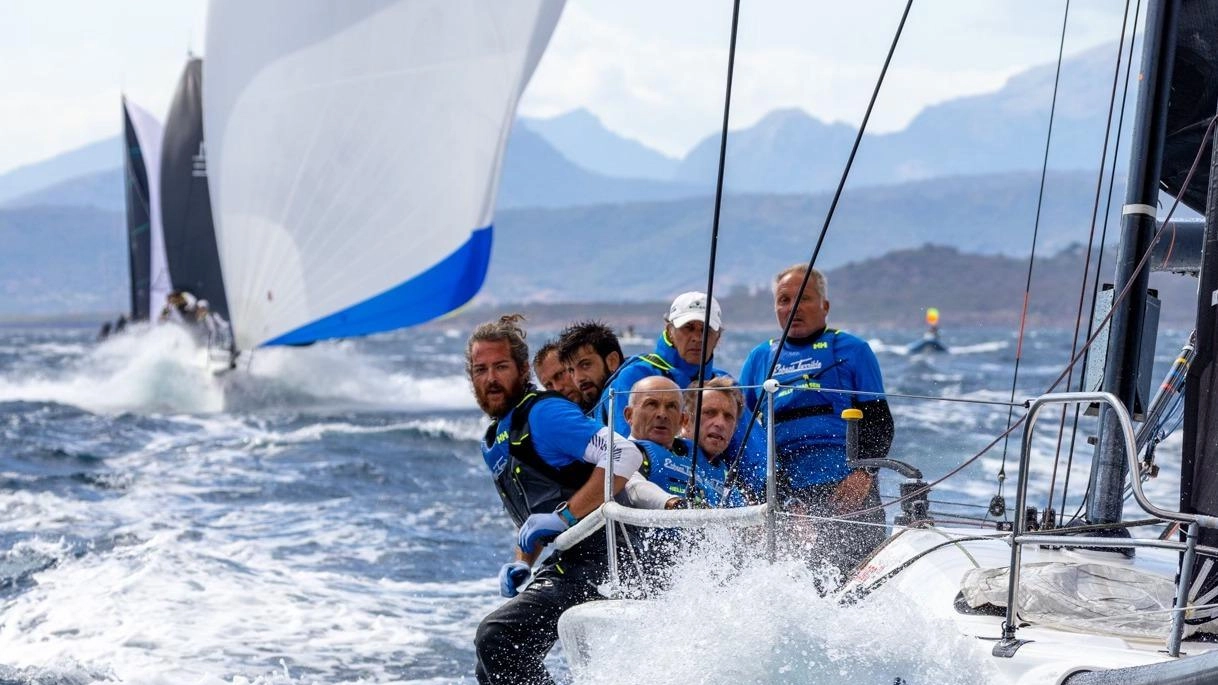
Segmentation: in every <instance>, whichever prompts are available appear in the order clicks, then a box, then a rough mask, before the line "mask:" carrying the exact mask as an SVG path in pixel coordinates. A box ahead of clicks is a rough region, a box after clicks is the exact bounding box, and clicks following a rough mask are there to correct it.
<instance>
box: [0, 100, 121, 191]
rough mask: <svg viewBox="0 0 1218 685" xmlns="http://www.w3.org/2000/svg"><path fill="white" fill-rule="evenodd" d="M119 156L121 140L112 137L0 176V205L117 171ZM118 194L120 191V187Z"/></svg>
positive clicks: (119, 165)
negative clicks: (106, 171)
mask: <svg viewBox="0 0 1218 685" xmlns="http://www.w3.org/2000/svg"><path fill="white" fill-rule="evenodd" d="M116 107H117V105H116ZM122 155H123V144H122V141H121V140H120V138H119V137H118V136H114V137H113V138H106V139H105V140H99V141H97V142H95V143H89V144H88V145H85V146H84V147H80V148H76V149H75V150H70V151H68V152H65V153H63V154H60V155H56V156H54V157H51V158H50V159H45V160H42V161H40V162H35V163H33V164H27V165H25V166H21V167H17V168H16V169H13V170H11V171H8V172H5V173H4V174H0V206H3V205H4V204H5V203H6V202H7V201H8V200H11V199H13V198H15V197H19V196H21V195H25V194H27V193H31V192H34V191H36V190H40V189H42V188H46V187H47V186H50V185H54V184H56V183H59V182H61V181H66V180H68V179H71V178H74V177H79V176H84V175H88V174H91V173H94V172H98V171H105V170H109V169H114V168H116V167H119V168H121V166H122V161H123V157H122ZM119 191H120V192H121V191H122V188H121V187H120V188H119Z"/></svg>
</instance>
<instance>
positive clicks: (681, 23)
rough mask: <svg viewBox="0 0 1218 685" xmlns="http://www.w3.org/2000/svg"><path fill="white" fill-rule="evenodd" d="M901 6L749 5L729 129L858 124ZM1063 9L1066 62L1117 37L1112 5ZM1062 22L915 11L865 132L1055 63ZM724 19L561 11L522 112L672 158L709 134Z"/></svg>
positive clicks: (673, 7)
mask: <svg viewBox="0 0 1218 685" xmlns="http://www.w3.org/2000/svg"><path fill="white" fill-rule="evenodd" d="M903 6H904V3H902V2H897V1H896V0H864V1H861V2H851V3H808V2H790V1H782V0H772V1H771V2H762V3H756V4H748V3H746V4H745V9H744V10H742V12H743V14H742V16H741V18H740V28H739V37H738V41H737V62H736V72H735V76H734V84H733V91H734V92H733V94H732V119H731V126H732V127H733V128H739V127H744V126H748V125H751V124H753V123H755V122H756V121H757V120H758V119H759V118H761V117H762V116H764V115H765V114H766V113H767V112H769V111H772V110H774V109H777V108H782V107H798V108H801V109H803V110H805V111H807V112H809V113H810V114H812V115H813V116H816V117H817V118H820V119H822V120H825V121H829V122H844V123H848V124H851V125H857V124H858V123H859V122H860V121H861V119H862V116H863V112H864V111H865V109H866V104H867V100H868V98H869V97H870V95H871V91H872V89H873V87H874V84H875V81H876V79H877V77H878V75H879V73H880V68H881V65H882V64H883V60H884V56H885V55H886V53H887V50H888V46H889V43H890V41H891V40H892V36H893V33H894V32H895V30H896V27H897V24H898V20H899V18H900V14H901V10H902V8H903ZM1073 6H1074V7H1075V8H1076V9H1073V10H1072V15H1071V17H1072V21H1071V23H1070V25H1069V27H1068V31H1067V54H1073V53H1075V52H1079V51H1082V50H1084V49H1087V48H1090V47H1093V46H1094V45H1096V44H1098V43H1101V42H1107V41H1115V40H1116V37H1117V35H1118V34H1119V29H1120V14H1119V10H1120V9H1121V7H1120V5H1119V4H1118V3H1104V2H1102V0H1090V2H1088V1H1087V0H1083V1H1081V2H1076V3H1074V4H1073ZM657 8H658V9H657ZM1061 12H1062V6H1061V5H1059V4H1058V3H1033V4H1032V6H1029V3H1023V2H1007V3H1003V2H987V3H975V2H963V1H960V0H951V1H948V0H940V1H937V2H933V3H922V4H920V5H915V9H914V12H913V13H912V14H911V15H910V17H909V20H908V22H907V24H906V28H905V32H904V34H903V35H902V38H901V43H900V45H899V46H898V50H897V54H896V56H895V57H894V60H893V64H892V67H891V68H890V71H889V74H888V76H887V79H886V81H885V84H884V87H883V90H882V92H881V96H880V100H879V102H878V103H877V107H876V110H875V113H874V115H873V118H872V120H871V122H870V125H869V126H870V130H872V131H875V132H887V131H896V130H900V129H901V128H904V127H905V126H906V125H908V123H909V122H910V121H911V120H912V119H913V118H914V117H915V116H916V115H917V114H918V112H920V111H921V110H922V109H924V108H925V107H927V106H929V105H933V104H937V103H940V102H943V101H946V100H949V99H952V98H956V97H960V96H963V95H973V94H980V93H986V92H992V91H994V90H997V89H999V88H1000V87H1001V86H1002V85H1003V83H1005V82H1006V80H1007V79H1008V78H1010V76H1012V75H1013V74H1015V73H1017V72H1019V71H1021V70H1024V69H1027V68H1028V67H1030V66H1033V65H1036V64H1043V63H1048V62H1052V61H1053V60H1055V59H1056V56H1057V45H1058V40H1059V38H1060V24H1061V18H1062V15H1061ZM730 19H731V4H730V3H729V2H725V1H724V0H718V1H717V2H712V1H711V0H697V1H696V2H695V1H693V0H668V1H667V2H664V3H658V4H657V3H655V2H644V1H643V0H620V1H619V2H614V3H597V2H571V3H569V4H568V6H567V9H566V10H565V12H564V15H563V18H562V20H561V21H560V22H559V26H558V29H557V30H556V31H555V35H554V37H553V40H552V41H551V44H550V47H549V50H548V51H547V54H546V56H545V57H544V58H543V60H542V62H541V64H540V66H539V68H538V70H537V73H536V74H535V75H534V77H533V80H532V82H531V83H530V86H529V89H528V91H527V93H526V95H525V98H524V99H523V101H522V103H521V111H522V113H524V114H526V115H528V116H539V117H545V116H554V115H556V114H560V113H562V112H565V111H569V110H571V109H574V108H576V107H586V108H588V109H590V110H591V111H593V112H594V113H596V114H597V115H599V116H600V117H601V120H602V121H603V122H604V123H605V125H606V126H608V127H609V128H611V129H613V130H615V131H617V132H619V133H621V134H623V135H626V136H628V137H631V138H635V139H637V140H641V141H643V142H645V143H647V144H648V145H651V146H652V147H654V148H656V149H658V150H661V151H663V152H665V153H667V154H670V155H674V156H680V155H683V154H685V153H686V152H687V151H688V150H689V149H690V148H691V147H692V146H693V145H695V144H696V143H697V142H698V141H700V140H701V139H702V138H704V137H705V136H707V135H712V134H715V133H717V132H718V131H719V129H720V126H721V121H722V116H723V96H724V84H725V78H726V70H727V46H728V38H729V32H730ZM665 29H667V31H666V30H665Z"/></svg>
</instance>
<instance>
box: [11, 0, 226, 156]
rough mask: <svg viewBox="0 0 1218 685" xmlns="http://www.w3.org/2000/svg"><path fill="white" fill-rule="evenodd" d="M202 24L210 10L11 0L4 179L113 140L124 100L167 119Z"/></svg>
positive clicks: (176, 3) (84, 0) (157, 1)
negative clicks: (125, 96)
mask: <svg viewBox="0 0 1218 685" xmlns="http://www.w3.org/2000/svg"><path fill="white" fill-rule="evenodd" d="M204 17H205V0H170V1H162V0H105V1H104V2H92V1H89V0H5V1H4V2H3V3H2V4H0V65H3V66H2V67H0V92H3V93H4V97H3V98H0V128H2V130H3V131H4V135H3V136H0V172H3V171H6V170H8V169H11V168H14V167H17V166H21V165H23V164H28V163H30V162H35V161H38V160H41V159H45V158H47V157H50V156H53V155H56V154H59V153H61V152H64V151H66V150H70V149H73V148H75V147H79V146H81V145H85V144H87V143H91V142H94V141H96V140H99V139H101V138H105V137H107V136H114V135H117V134H118V133H119V132H120V131H121V128H122V118H121V117H122V115H121V109H120V103H119V95H120V93H123V92H126V93H127V94H128V95H129V96H130V97H131V98H132V99H133V100H135V101H136V102H139V103H140V104H142V105H144V106H145V107H147V108H148V109H149V110H150V111H152V112H154V113H156V114H158V115H159V116H164V113H165V112H166V110H167V109H168V107H169V101H170V98H171V97H172V95H173V89H174V87H175V86H176V84H177V79H178V76H179V75H180V73H181V70H182V67H183V65H184V64H185V60H186V55H187V51H188V50H191V49H193V50H195V51H196V52H201V51H202V45H203V40H202V37H203V28H204ZM115 163H116V164H117V163H118V161H117V160H116V162H115Z"/></svg>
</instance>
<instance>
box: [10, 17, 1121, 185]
mask: <svg viewBox="0 0 1218 685" xmlns="http://www.w3.org/2000/svg"><path fill="white" fill-rule="evenodd" d="M250 1H251V2H255V1H257V0H250ZM499 1H504V0H499ZM741 5H742V8H741V15H740V25H739V36H738V42H737V58H736V59H737V61H736V70H735V76H734V83H733V93H732V117H731V127H732V128H741V127H745V126H749V125H751V124H753V123H755V122H756V121H757V120H758V119H760V118H761V117H762V116H763V115H764V114H765V113H767V112H769V111H772V110H774V109H778V108H784V107H798V108H801V109H804V110H806V111H807V112H809V113H810V114H812V115H813V116H816V117H817V118H820V119H822V120H824V121H829V122H844V123H849V124H855V125H857V124H858V122H859V121H860V120H861V118H862V114H863V111H864V109H865V107H866V103H867V99H868V97H869V96H870V93H871V90H872V87H873V85H874V82H875V79H876V77H877V76H878V74H879V70H880V66H881V65H882V63H883V59H884V56H885V54H886V52H887V49H888V45H889V43H890V42H891V40H892V35H893V33H894V32H895V30H896V28H897V24H898V22H899V20H900V16H901V11H902V9H903V7H904V2H901V1H899V0H847V1H844V2H842V1H837V0H833V1H829V0H742V2H741ZM1065 6H1066V3H1065V0H919V1H918V2H915V3H914V7H913V10H912V12H911V14H910V17H909V19H908V21H907V24H906V27H905V31H904V33H903V35H902V38H901V43H900V45H899V47H898V49H897V53H896V56H895V57H894V63H893V66H892V68H891V69H890V71H889V75H888V77H887V80H886V81H885V85H884V89H883V91H882V94H881V97H880V100H879V101H878V103H877V108H876V112H875V114H874V115H873V118H872V120H871V122H870V124H869V130H871V131H874V132H885V131H896V130H900V129H901V128H903V127H905V126H906V125H907V124H908V123H909V122H910V120H912V118H913V117H914V116H916V115H917V113H918V112H919V111H921V110H922V109H923V108H925V107H926V106H928V105H933V104H936V103H940V102H943V101H946V100H950V99H952V98H956V97H960V96H964V95H972V94H979V93H985V92H991V91H994V90H997V89H998V88H1000V87H1001V86H1002V84H1003V83H1004V82H1005V80H1006V79H1007V78H1009V77H1010V76H1011V75H1013V74H1015V73H1018V72H1020V71H1022V70H1024V69H1027V68H1028V67H1030V66H1034V65H1039V64H1048V63H1052V62H1053V61H1055V60H1056V57H1057V48H1058V40H1059V38H1060V31H1061V26H1062V17H1063V12H1064V8H1065ZM1123 9H1124V3H1121V2H1119V1H1118V0H1073V1H1072V2H1071V3H1070V17H1069V22H1068V24H1067V31H1066V48H1065V49H1066V54H1067V55H1070V54H1075V53H1078V52H1082V51H1083V50H1086V49H1088V48H1091V47H1094V46H1096V45H1100V44H1104V43H1110V42H1114V41H1115V40H1116V38H1117V36H1118V35H1119V33H1120V25H1121V17H1122V12H1123ZM731 14H732V3H731V2H730V1H729V0H568V2H567V5H566V9H565V10H564V12H563V17H562V19H561V20H560V22H559V25H558V28H557V29H556V31H555V33H554V36H553V38H552V40H551V43H550V46H549V49H548V50H547V53H546V55H545V57H544V58H543V60H542V62H541V64H540V66H539V67H538V70H537V73H536V74H535V75H534V77H533V80H532V82H531V83H530V85H529V88H528V90H527V91H526V93H525V96H524V98H523V99H522V101H521V103H520V113H521V114H523V115H526V116H531V117H549V116H556V115H558V114H562V113H564V112H567V111H570V110H572V109H575V108H577V107H584V108H586V109H588V110H590V111H591V112H593V113H594V114H596V115H597V116H599V117H600V119H601V121H602V122H603V123H604V124H605V125H606V126H608V127H609V128H610V129H612V130H614V131H616V132H617V133H619V134H622V135H624V136H627V137H629V138H632V139H635V140H638V141H640V142H642V143H644V144H646V145H649V146H651V147H653V148H655V149H657V150H660V151H661V152H664V153H665V154H668V155H670V156H673V157H679V156H681V155H683V154H685V153H686V152H687V151H688V150H689V149H690V148H691V147H693V146H694V145H695V144H696V143H697V142H698V141H699V140H701V139H702V138H704V137H705V136H707V135H710V134H713V133H716V132H718V130H719V128H720V126H721V123H722V117H723V97H724V83H725V78H726V68H727V52H728V50H727V48H728V43H729V35H730V27H731ZM205 24H206V1H205V0H0V93H3V94H4V95H3V97H0V131H2V132H3V133H0V173H3V172H5V171H8V170H11V169H13V168H16V167H19V166H22V165H25V164H29V163H32V162H37V161H40V160H43V159H46V158H49V157H52V156H54V155H56V154H59V153H61V152H65V151H68V150H71V149H74V148H77V147H80V146H82V145H86V144H88V143H91V142H94V141H97V140H100V139H103V138H106V137H109V136H114V135H117V134H118V133H119V130H120V122H121V119H120V114H119V98H120V95H121V94H122V93H126V94H127V96H128V97H129V98H131V99H132V100H133V101H135V102H137V103H139V104H140V105H142V106H144V107H145V108H147V109H148V110H149V111H151V112H152V113H154V114H156V115H158V116H160V117H163V116H164V114H165V112H166V111H167V109H168V106H169V100H170V97H171V95H172V92H173V88H174V86H175V84H176V82H177V79H178V76H179V74H180V73H181V70H182V67H183V65H184V63H185V59H186V55H187V54H188V52H193V53H195V54H202V53H203V52H204V48H203V46H204V28H205Z"/></svg>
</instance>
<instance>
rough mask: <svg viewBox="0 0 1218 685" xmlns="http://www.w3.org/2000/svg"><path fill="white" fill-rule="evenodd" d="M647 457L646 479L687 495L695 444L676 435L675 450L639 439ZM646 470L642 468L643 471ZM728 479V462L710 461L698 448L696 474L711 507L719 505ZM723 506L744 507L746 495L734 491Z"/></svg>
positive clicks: (698, 484) (666, 488) (704, 498)
mask: <svg viewBox="0 0 1218 685" xmlns="http://www.w3.org/2000/svg"><path fill="white" fill-rule="evenodd" d="M635 443H636V444H638V446H639V448H640V449H642V450H643V452H644V454H645V455H646V459H647V466H646V469H647V480H649V481H651V482H652V483H655V484H656V485H658V486H660V487H661V488H663V489H664V491H665V492H667V493H669V494H671V495H674V496H676V497H686V496H687V492H686V491H687V490H688V488H689V468H690V464H691V462H692V460H691V459H690V456H689V455H690V450H692V449H693V443H692V442H691V441H690V440H688V439H686V438H677V440H676V444H674V446H673V449H671V450H670V449H668V448H666V447H664V446H663V445H660V444H658V443H654V442H652V441H650V440H636V441H635ZM641 470H643V469H640V471H641ZM726 479H727V464H726V463H725V461H724V460H722V459H720V460H718V461H716V462H715V463H713V464H712V463H711V462H709V461H708V460H707V459H706V454H704V453H703V452H702V450H698V468H697V473H696V475H695V480H696V483H697V487H698V488H699V491H700V497H701V498H702V499H703V500H704V501H705V503H706V504H707V505H708V506H711V507H718V506H720V504H719V503H720V501H721V499H722V496H723V487H724V482H725V481H726ZM724 506H729V507H739V506H744V498H743V496H741V494H740V491H739V490H733V491H732V494H731V496H729V497H728V500H727V504H726V505H724Z"/></svg>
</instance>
